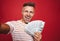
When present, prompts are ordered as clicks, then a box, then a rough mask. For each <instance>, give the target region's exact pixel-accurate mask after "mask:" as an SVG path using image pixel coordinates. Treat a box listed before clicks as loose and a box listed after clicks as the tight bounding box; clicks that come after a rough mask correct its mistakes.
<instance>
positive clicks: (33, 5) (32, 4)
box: [23, 2, 35, 8]
mask: <svg viewBox="0 0 60 41" xmlns="http://www.w3.org/2000/svg"><path fill="white" fill-rule="evenodd" d="M25 6H32V7H34V8H35V3H33V2H27V3H24V4H23V7H25Z"/></svg>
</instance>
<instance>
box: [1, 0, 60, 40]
mask: <svg viewBox="0 0 60 41" xmlns="http://www.w3.org/2000/svg"><path fill="white" fill-rule="evenodd" d="M28 1H32V2H35V4H36V12H35V16H34V17H33V19H32V20H37V19H40V20H43V21H45V22H46V24H45V28H44V30H43V32H42V35H43V37H42V41H60V40H59V39H60V32H59V31H60V30H59V29H60V28H59V27H60V26H59V25H60V24H59V23H60V22H59V21H60V18H59V15H60V6H59V5H60V1H59V0H0V5H1V6H0V10H1V11H0V22H3V23H4V22H7V21H11V20H18V19H20V18H21V9H22V5H23V3H24V2H28ZM0 41H12V38H11V35H10V34H9V35H3V34H1V35H0Z"/></svg>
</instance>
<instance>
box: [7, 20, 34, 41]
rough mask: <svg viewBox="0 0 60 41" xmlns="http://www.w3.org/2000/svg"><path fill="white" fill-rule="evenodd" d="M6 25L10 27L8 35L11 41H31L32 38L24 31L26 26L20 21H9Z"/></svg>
mask: <svg viewBox="0 0 60 41" xmlns="http://www.w3.org/2000/svg"><path fill="white" fill-rule="evenodd" d="M6 24H8V25H9V26H10V32H9V33H11V35H12V38H13V41H33V38H32V36H30V35H29V34H27V33H26V32H25V31H24V30H25V26H26V25H27V24H25V23H23V22H21V21H20V20H17V21H9V22H6Z"/></svg>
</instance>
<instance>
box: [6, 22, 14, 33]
mask: <svg viewBox="0 0 60 41" xmlns="http://www.w3.org/2000/svg"><path fill="white" fill-rule="evenodd" d="M5 24H7V25H9V27H10V31H9V32H8V34H9V33H12V32H13V30H14V27H13V24H12V23H11V22H6V23H5Z"/></svg>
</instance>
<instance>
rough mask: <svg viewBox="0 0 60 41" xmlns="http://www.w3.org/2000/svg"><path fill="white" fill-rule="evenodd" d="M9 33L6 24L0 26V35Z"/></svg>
mask: <svg viewBox="0 0 60 41" xmlns="http://www.w3.org/2000/svg"><path fill="white" fill-rule="evenodd" d="M9 31H10V27H9V25H7V24H0V34H7V33H8V32H9Z"/></svg>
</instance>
